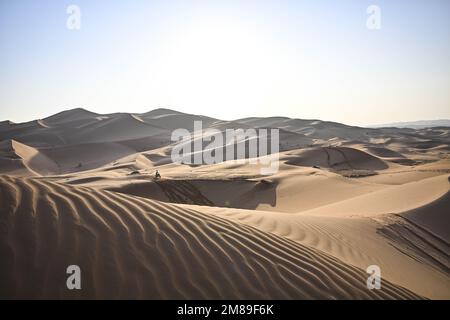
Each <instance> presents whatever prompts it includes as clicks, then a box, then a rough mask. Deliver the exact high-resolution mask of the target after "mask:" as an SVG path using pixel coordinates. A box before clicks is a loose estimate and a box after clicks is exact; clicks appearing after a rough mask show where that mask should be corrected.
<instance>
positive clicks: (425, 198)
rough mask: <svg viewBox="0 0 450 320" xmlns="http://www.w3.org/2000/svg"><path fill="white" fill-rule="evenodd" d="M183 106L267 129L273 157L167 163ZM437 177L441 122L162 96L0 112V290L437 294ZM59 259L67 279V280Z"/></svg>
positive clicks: (444, 149) (448, 285) (444, 172)
mask: <svg viewBox="0 0 450 320" xmlns="http://www.w3.org/2000/svg"><path fill="white" fill-rule="evenodd" d="M194 121H202V123H203V129H204V130H206V129H208V128H214V129H218V130H220V131H223V130H225V129H227V128H243V129H248V128H255V129H257V128H278V129H280V150H279V153H278V156H279V170H278V171H277V172H274V173H273V174H270V175H263V174H261V172H260V165H255V164H251V163H248V162H246V163H242V162H241V161H236V160H231V161H224V162H221V163H216V164H204V165H188V164H175V163H173V162H172V161H171V156H170V155H171V150H172V148H173V147H174V143H173V142H172V141H171V133H172V131H173V130H175V129H177V128H186V129H188V130H190V131H192V130H193V128H194V126H193V124H194ZM194 137H195V135H194V133H193V135H192V139H194ZM246 156H248V154H246ZM156 170H159V172H160V173H161V174H162V178H161V179H157V180H155V179H154V173H155V171H156ZM449 178H450V127H433V128H418V129H411V128H394V127H390V128H361V127H354V126H348V125H344V124H340V123H336V122H328V121H321V120H302V119H290V118H285V117H272V118H246V119H238V120H234V121H223V120H219V119H214V118H211V117H207V116H200V115H191V114H185V113H181V112H177V111H174V110H168V109H156V110H153V111H150V112H147V113H143V114H129V113H114V114H96V113H93V112H90V111H87V110H85V109H80V108H79V109H72V110H68V111H63V112H61V113H59V114H56V115H53V116H50V117H47V118H44V119H39V120H35V121H30V122H27V123H18V124H16V123H12V122H10V121H2V122H0V201H1V202H0V203H1V213H0V226H1V228H0V230H1V232H0V298H3V299H22V298H31V299H47V298H51V299H108V298H111V299H196V298H198V299H450V256H449V255H450V210H449V209H450V180H449ZM74 264H75V265H78V266H80V268H81V270H82V290H68V289H67V287H66V278H67V274H66V268H67V266H69V265H74ZM370 265H378V266H379V267H380V269H381V273H382V274H381V275H382V288H381V289H379V290H376V289H375V290H369V289H368V288H367V287H366V280H367V277H368V276H369V274H367V273H366V268H367V267H368V266H370Z"/></svg>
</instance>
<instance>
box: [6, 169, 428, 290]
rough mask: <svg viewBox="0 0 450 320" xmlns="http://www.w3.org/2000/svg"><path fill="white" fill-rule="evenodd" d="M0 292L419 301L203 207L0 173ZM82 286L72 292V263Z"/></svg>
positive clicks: (337, 262) (310, 250)
mask: <svg viewBox="0 0 450 320" xmlns="http://www.w3.org/2000/svg"><path fill="white" fill-rule="evenodd" d="M0 201H1V202H0V203H1V213H0V298H7V299H10V298H32V299H40V298H56V299H58V298H62V299H79V298H97V299H120V298H128V299H166V298H173V299H184V298H189V299H205V298H208V299H225V298H226V299H247V298H252V299H284V298H286V299H416V298H420V297H419V296H417V295H415V294H414V293H412V292H411V291H408V290H406V289H404V288H402V287H399V286H396V285H393V284H391V283H389V282H388V281H383V287H382V289H381V290H368V289H367V288H366V278H367V276H368V275H367V274H366V273H365V271H364V270H361V269H358V268H356V267H353V266H350V265H347V264H345V263H343V262H341V261H340V260H337V259H335V258H333V257H331V256H329V255H327V254H324V253H322V252H320V251H318V250H316V249H313V248H310V247H308V246H304V245H302V244H300V243H297V242H295V241H292V240H289V239H286V238H284V237H280V236H277V235H274V234H271V233H267V232H263V231H261V230H258V229H256V228H253V227H250V226H246V225H243V224H239V223H238V222H233V221H231V220H228V219H226V218H221V217H217V216H214V215H209V214H205V213H201V212H199V211H198V210H200V209H196V210H191V209H185V208H180V207H177V206H175V205H171V204H167V203H161V202H158V201H152V200H148V199H143V198H139V197H135V196H129V195H125V194H120V193H115V192H110V191H97V190H94V189H90V188H86V187H80V186H68V185H63V184H58V183H54V182H50V181H48V180H46V179H44V178H13V177H8V176H1V177H0ZM71 264H76V265H79V266H80V268H81V272H82V281H81V282H82V284H81V286H82V289H81V290H68V289H67V288H66V277H67V274H66V273H65V271H66V268H67V266H68V265H71Z"/></svg>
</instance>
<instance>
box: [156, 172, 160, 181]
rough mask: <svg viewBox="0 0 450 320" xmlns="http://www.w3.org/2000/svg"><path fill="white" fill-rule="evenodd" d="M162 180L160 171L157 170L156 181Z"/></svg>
mask: <svg viewBox="0 0 450 320" xmlns="http://www.w3.org/2000/svg"><path fill="white" fill-rule="evenodd" d="M158 179H161V175H160V174H159V171H158V170H156V172H155V180H158Z"/></svg>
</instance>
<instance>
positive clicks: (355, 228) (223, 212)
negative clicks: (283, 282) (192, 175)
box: [184, 205, 450, 299]
mask: <svg viewBox="0 0 450 320" xmlns="http://www.w3.org/2000/svg"><path fill="white" fill-rule="evenodd" d="M184 206H186V205H184ZM203 211H204V212H207V213H210V214H215V215H218V216H220V217H224V218H227V219H231V220H234V221H236V222H238V223H243V224H247V225H250V226H253V227H255V228H258V229H260V230H262V231H264V232H269V233H273V234H276V235H279V236H280V237H284V238H288V239H291V240H293V241H296V242H298V243H300V244H303V245H306V246H311V247H314V248H316V249H318V250H320V251H322V252H325V253H327V254H330V255H332V256H334V257H336V258H338V259H340V260H342V261H344V262H345V263H347V264H350V265H354V266H357V267H359V268H362V269H365V268H367V266H369V265H372V264H376V265H378V266H379V267H380V268H381V270H382V275H383V279H387V280H389V281H392V282H394V283H396V284H398V285H401V286H403V287H405V288H408V289H409V290H411V291H413V292H415V293H417V294H420V295H422V296H425V297H427V298H431V299H449V298H450V278H449V274H450V269H449V268H450V259H449V257H448V252H449V250H450V243H448V242H446V241H444V240H442V239H439V238H437V237H436V236H434V235H433V233H432V232H430V231H427V230H424V228H423V227H422V225H421V224H419V223H412V222H410V221H409V219H404V218H403V217H402V215H389V214H388V215H382V216H378V217H376V218H374V217H357V218H356V217H352V218H350V217H340V216H337V217H324V216H309V215H305V214H302V215H293V214H286V213H280V212H267V211H259V210H242V209H229V208H217V207H210V208H203Z"/></svg>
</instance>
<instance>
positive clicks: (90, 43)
mask: <svg viewBox="0 0 450 320" xmlns="http://www.w3.org/2000/svg"><path fill="white" fill-rule="evenodd" d="M70 4H75V5H78V6H79V7H80V9H81V30H77V31H75V30H69V29H67V28H66V20H67V18H68V14H67V13H66V8H67V6H68V5H70ZM371 4H375V5H378V6H379V7H380V8H381V29H380V30H369V29H367V27H366V20H367V18H368V14H367V13H366V9H367V7H368V6H369V5H371ZM449 58H450V1H448V0H428V1H426V0H420V1H419V0H396V1H365V0H353V1H352V0H343V1H333V0H328V1H325V0H319V1H300V0H297V1H280V0H273V1H263V0H259V1H251V0H241V1H233V0H223V1H218V0H216V1H215V0H209V1H170V0H166V1H150V0H147V1H137V0H131V1H113V0H108V1H106V0H103V1H100V0H71V1H61V0H59V1H56V0H55V1H35V0H0V120H5V119H10V120H12V121H15V122H21V121H27V120H31V119H36V118H43V117H45V116H48V115H51V114H53V113H56V112H59V111H62V110H64V109H69V108H74V107H84V108H86V109H89V110H92V111H95V112H99V113H110V112H116V111H125V112H146V111H149V110H151V109H154V108H157V107H167V108H174V109H177V110H179V111H183V112H188V113H197V114H205V115H209V116H214V117H218V118H222V119H235V118H240V117H246V116H271V115H283V116H290V117H296V118H318V119H324V120H334V121H339V122H344V123H349V124H358V125H366V124H374V123H386V122H395V121H407V120H418V119H437V118H450V90H449V88H450V61H449Z"/></svg>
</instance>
